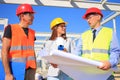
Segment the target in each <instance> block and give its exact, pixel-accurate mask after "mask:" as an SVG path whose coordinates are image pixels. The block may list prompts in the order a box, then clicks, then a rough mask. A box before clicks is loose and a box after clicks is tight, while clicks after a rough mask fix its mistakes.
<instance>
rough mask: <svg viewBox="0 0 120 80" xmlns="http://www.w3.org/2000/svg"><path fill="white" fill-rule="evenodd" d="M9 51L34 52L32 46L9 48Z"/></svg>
mask: <svg viewBox="0 0 120 80" xmlns="http://www.w3.org/2000/svg"><path fill="white" fill-rule="evenodd" d="M10 50H34V47H33V46H11V48H10Z"/></svg>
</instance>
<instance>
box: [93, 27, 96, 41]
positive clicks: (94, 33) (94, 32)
mask: <svg viewBox="0 0 120 80" xmlns="http://www.w3.org/2000/svg"><path fill="white" fill-rule="evenodd" d="M95 37H96V29H94V30H93V42H94V39H95Z"/></svg>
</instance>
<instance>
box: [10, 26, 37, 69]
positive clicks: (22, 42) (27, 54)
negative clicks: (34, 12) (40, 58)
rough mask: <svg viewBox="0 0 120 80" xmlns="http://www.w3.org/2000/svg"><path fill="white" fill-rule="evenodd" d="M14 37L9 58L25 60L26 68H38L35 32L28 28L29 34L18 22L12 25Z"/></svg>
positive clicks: (16, 60) (15, 60)
mask: <svg viewBox="0 0 120 80" xmlns="http://www.w3.org/2000/svg"><path fill="white" fill-rule="evenodd" d="M11 31H12V38H11V47H10V51H9V58H10V60H11V61H14V62H25V63H26V69H27V68H29V67H31V68H36V60H35V51H34V38H35V32H34V30H32V29H30V28H29V29H28V36H27V35H26V34H25V32H24V30H23V29H22V28H21V27H20V26H19V25H18V24H12V25H11Z"/></svg>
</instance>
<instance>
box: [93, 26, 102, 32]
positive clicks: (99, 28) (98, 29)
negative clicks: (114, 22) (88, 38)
mask: <svg viewBox="0 0 120 80" xmlns="http://www.w3.org/2000/svg"><path fill="white" fill-rule="evenodd" d="M95 29H96V31H97V32H99V31H100V30H101V29H102V26H100V27H98V28H95ZM95 29H91V30H92V31H93V30H95Z"/></svg>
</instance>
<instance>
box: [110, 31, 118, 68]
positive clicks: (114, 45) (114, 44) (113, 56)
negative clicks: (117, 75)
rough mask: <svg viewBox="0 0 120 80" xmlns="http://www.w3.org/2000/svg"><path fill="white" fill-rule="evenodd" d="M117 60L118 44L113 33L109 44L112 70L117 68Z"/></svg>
mask: <svg viewBox="0 0 120 80" xmlns="http://www.w3.org/2000/svg"><path fill="white" fill-rule="evenodd" d="M119 58H120V46H119V43H118V39H117V36H116V33H113V37H112V41H111V44H110V59H109V61H110V63H111V67H112V68H113V67H115V66H117V64H118V62H119Z"/></svg>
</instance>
